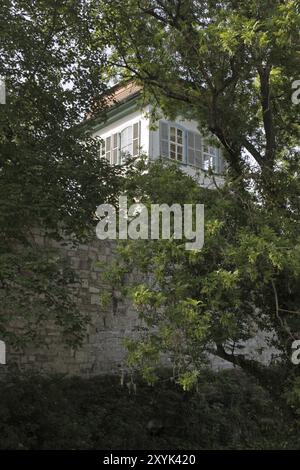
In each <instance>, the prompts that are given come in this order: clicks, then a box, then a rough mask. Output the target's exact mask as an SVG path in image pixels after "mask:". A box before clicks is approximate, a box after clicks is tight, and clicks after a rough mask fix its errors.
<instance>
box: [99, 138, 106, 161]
mask: <svg viewBox="0 0 300 470" xmlns="http://www.w3.org/2000/svg"><path fill="white" fill-rule="evenodd" d="M99 153H100V158H105V140H104V139H101V140H100V150H99Z"/></svg>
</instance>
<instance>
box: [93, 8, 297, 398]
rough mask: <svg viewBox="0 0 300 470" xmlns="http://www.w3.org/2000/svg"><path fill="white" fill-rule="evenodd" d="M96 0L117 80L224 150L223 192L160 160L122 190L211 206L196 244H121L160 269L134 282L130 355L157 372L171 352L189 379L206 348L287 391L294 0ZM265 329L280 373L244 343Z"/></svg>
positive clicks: (293, 217) (293, 331) (293, 246)
mask: <svg viewBox="0 0 300 470" xmlns="http://www.w3.org/2000/svg"><path fill="white" fill-rule="evenodd" d="M121 3H122V8H120V4H121ZM100 5H101V11H102V15H101V18H99V25H98V29H97V33H96V35H95V38H96V39H95V40H96V42H97V41H98V46H99V47H100V45H101V44H103V41H104V42H105V44H107V45H109V47H110V49H109V50H110V53H109V54H108V63H109V64H110V68H109V69H108V75H109V77H112V76H113V77H119V78H120V77H121V78H122V79H124V80H127V79H133V80H136V81H137V82H138V83H140V84H142V85H143V87H144V98H145V99H146V100H148V102H150V104H151V105H152V109H153V115H154V117H155V118H157V116H159V115H160V113H161V112H163V113H164V115H166V116H168V117H170V118H171V119H175V118H176V117H178V116H181V117H184V118H186V119H193V120H196V121H197V122H198V125H199V129H200V130H201V131H202V133H204V134H206V135H208V134H210V135H212V136H213V137H214V138H216V139H217V141H218V143H219V145H221V147H222V149H223V151H224V155H225V158H226V160H227V174H226V179H225V185H224V188H219V189H218V190H217V191H215V192H214V194H211V192H209V191H205V190H201V189H198V190H197V189H196V188H195V185H194V186H193V185H192V183H191V181H190V180H189V179H188V178H187V177H184V176H181V175H180V171H179V170H173V169H172V170H170V169H166V170H164V169H163V168H161V167H160V166H158V167H154V168H153V169H150V170H149V172H148V174H143V173H142V174H140V175H139V176H138V177H136V176H135V175H133V183H132V184H131V188H130V187H128V192H129V193H130V194H134V191H136V192H137V193H138V194H141V195H142V199H141V202H146V203H147V204H150V203H151V202H158V203H169V204H170V203H180V204H183V203H187V202H189V203H191V202H199V203H204V204H205V208H206V215H205V245H204V248H203V250H202V251H201V252H199V253H196V252H194V253H193V252H192V253H189V252H187V251H185V250H184V247H183V245H182V244H180V243H177V242H176V241H171V242H161V243H158V242H156V241H155V242H154V243H153V242H143V241H141V240H139V241H137V242H133V243H131V244H129V246H128V247H124V248H121V250H120V253H121V258H122V259H123V261H120V263H122V262H124V263H125V265H127V266H128V271H130V270H131V269H133V266H134V267H135V268H136V266H138V267H139V269H140V272H141V273H142V274H145V273H146V272H149V273H150V272H151V275H152V274H153V277H152V276H151V279H150V280H148V281H147V280H145V276H144V277H143V279H142V281H141V285H140V286H133V288H132V289H131V290H130V292H129V294H130V295H131V296H132V298H133V300H134V301H135V303H136V306H137V308H138V310H139V312H140V315H141V318H142V319H143V321H144V322H145V323H146V325H147V326H148V332H146V333H145V335H144V338H143V342H142V343H139V342H137V343H136V351H137V353H136V359H137V360H136V364H137V366H138V367H139V368H142V369H143V368H145V370H147V374H149V367H151V361H153V359H154V358H155V357H157V354H154V352H155V351H156V352H157V353H163V354H171V355H172V358H174V360H175V363H176V366H177V369H178V370H177V373H179V374H182V380H183V381H184V384H189V383H192V382H193V377H194V376H196V375H197V372H198V371H199V370H201V367H202V366H203V363H204V357H203V352H204V351H207V350H209V349H211V350H214V351H215V352H216V354H218V355H219V356H220V357H222V358H224V359H226V360H229V361H230V362H233V363H235V364H239V365H240V366H241V367H243V368H244V370H246V371H247V372H249V373H251V374H254V375H255V376H256V377H258V378H259V379H260V381H261V383H263V384H264V385H265V386H267V387H268V388H269V389H271V390H272V391H273V393H275V394H277V396H281V397H282V396H283V395H284V394H285V391H286V388H288V387H289V386H290V384H291V383H292V382H293V381H294V379H295V376H298V375H299V371H298V369H297V367H296V366H293V365H292V364H291V361H290V357H291V345H292V342H293V340H294V339H297V338H298V337H299V321H298V320H299V310H300V308H299V305H300V298H299V281H300V250H299V246H300V244H299V241H300V239H299V213H300V206H299V201H300V199H299V194H300V186H299V170H300V169H299V162H300V159H299V147H298V145H299V137H300V135H299V130H300V127H299V118H298V115H299V107H297V106H294V105H293V104H292V100H291V95H292V81H293V80H295V79H296V78H298V77H297V75H296V73H298V70H299V25H300V23H299V22H300V15H299V2H298V1H297V0H289V1H284V2H283V1H280V0H275V1H273V0H272V1H265V0H263V1H262V0H251V1H247V2H237V1H235V0H224V1H216V0H212V1H195V0H188V1H184V2H183V1H180V0H172V1H157V0H145V1H143V0H142V1H138V2H137V1H134V0H126V1H125V2H124V1H122V2H120V1H119V0H113V1H111V2H109V3H107V2H100ZM95 8H96V9H97V7H95ZM108 25H110V26H113V27H110V28H108ZM100 32H103V34H100ZM175 175H176V176H175ZM211 176H212V175H211ZM224 176H225V175H224ZM135 185H136V186H135ZM185 185H186V191H185ZM191 187H192V188H193V189H192V190H191V191H190V189H191ZM131 190H132V192H130V191H131ZM177 190H178V192H177ZM257 331H261V332H263V333H265V334H266V338H267V342H268V343H269V345H273V346H275V347H276V348H277V350H278V352H279V354H280V355H281V360H282V365H283V370H284V371H285V372H284V373H283V375H280V374H279V375H277V372H276V373H273V371H271V369H268V368H266V367H264V366H263V365H262V364H261V361H260V360H259V359H258V358H254V359H252V360H249V357H246V355H245V351H244V350H243V349H242V348H241V344H242V342H243V341H245V340H247V339H249V338H251V337H254V336H255V333H256V332H257ZM130 346H131V351H130V352H131V356H134V352H133V351H134V347H133V344H132V343H131V345H130ZM149 351H151V354H150V355H149V354H148V352H149ZM143 352H145V354H144V353H143ZM185 386H187V385H185Z"/></svg>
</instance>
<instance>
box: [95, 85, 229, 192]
mask: <svg viewBox="0 0 300 470" xmlns="http://www.w3.org/2000/svg"><path fill="white" fill-rule="evenodd" d="M140 94H141V87H139V86H138V85H136V84H134V83H133V82H130V83H128V84H126V85H122V86H121V85H117V86H116V87H115V88H114V89H113V94H112V95H111V96H112V97H111V98H109V99H108V111H107V112H106V116H105V118H104V117H103V115H102V116H100V117H98V118H93V119H91V122H90V126H89V129H90V130H91V131H92V133H93V135H94V136H97V137H99V138H101V142H102V143H101V145H100V154H101V156H102V157H103V158H106V159H107V160H108V161H109V162H110V163H111V164H122V162H124V160H125V159H126V156H128V155H131V156H133V157H135V156H138V155H139V154H145V155H148V156H149V158H150V159H151V160H155V159H158V158H160V157H161V158H166V159H168V160H170V161H176V162H177V163H178V164H179V165H180V166H181V167H182V169H183V171H185V172H186V173H188V174H190V175H191V176H197V177H198V178H199V183H200V184H201V185H202V186H206V187H210V186H211V187H213V186H214V185H215V184H222V177H221V175H222V172H223V170H224V160H223V156H222V151H221V149H220V148H217V147H216V146H212V145H211V144H210V142H209V139H208V138H205V137H204V136H202V135H201V134H200V132H199V130H198V125H197V122H196V121H191V120H184V119H177V120H176V121H175V122H173V121H168V120H167V119H164V118H162V119H159V120H158V121H157V122H156V123H153V122H150V115H149V113H150V110H151V109H150V105H145V106H144V107H142V108H141V105H140V102H139V95H140ZM209 169H211V170H212V171H213V173H214V178H212V177H208V175H207V173H208V172H207V170H209ZM213 180H214V182H213Z"/></svg>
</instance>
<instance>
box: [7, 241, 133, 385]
mask: <svg viewBox="0 0 300 470" xmlns="http://www.w3.org/2000/svg"><path fill="white" fill-rule="evenodd" d="M38 243H39V244H44V243H45V240H44V239H43V238H42V237H38ZM114 243H115V242H113V241H100V240H98V239H95V240H94V241H92V242H90V243H89V244H86V245H79V246H77V247H74V246H71V245H69V246H68V245H64V246H62V245H59V244H56V247H58V248H59V249H60V250H61V251H62V254H63V255H64V256H65V255H66V256H67V257H68V258H69V260H70V263H71V265H72V267H73V268H74V269H75V271H76V272H77V274H78V275H79V280H80V288H79V309H80V310H81V311H82V312H83V313H85V314H88V315H89V317H90V320H91V321H90V324H89V325H88V326H87V330H86V335H85V338H84V341H83V345H82V347H80V348H79V349H77V350H76V351H74V350H73V349H71V348H70V347H66V346H65V345H64V344H63V341H62V337H61V335H60V334H59V331H58V328H57V326H55V325H54V324H53V325H51V324H48V325H47V326H45V329H44V331H43V332H42V334H43V338H44V340H43V345H42V346H39V347H36V346H28V347H26V349H24V350H22V351H14V350H12V349H11V348H10V346H9V345H7V365H6V366H2V368H3V367H4V368H7V369H8V368H13V367H17V368H18V369H19V370H25V369H34V370H37V371H40V372H57V373H64V374H70V375H83V376H91V375H97V374H106V373H115V374H116V373H119V372H121V370H122V369H124V367H125V359H126V349H125V347H124V339H125V338H126V337H128V336H130V335H132V333H133V331H134V328H135V327H136V326H137V324H138V319H137V315H136V313H135V311H134V309H133V308H132V307H131V305H130V302H129V301H128V300H124V299H121V296H120V293H118V292H115V296H116V298H118V301H116V302H114V305H113V308H112V306H111V305H110V306H107V307H103V306H102V305H101V302H100V296H101V294H102V293H103V292H105V291H106V292H107V290H108V285H107V283H106V282H105V280H104V275H103V274H104V271H105V267H104V266H103V267H102V266H101V265H102V264H103V265H105V264H106V263H108V264H110V263H111V262H112V260H113V258H114V247H115V244H114ZM97 262H100V263H98V264H97Z"/></svg>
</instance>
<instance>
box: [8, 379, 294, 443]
mask: <svg viewBox="0 0 300 470" xmlns="http://www.w3.org/2000/svg"><path fill="white" fill-rule="evenodd" d="M297 447H299V440H298V442H297V435H296V433H295V428H294V424H293V425H292V423H290V422H287V420H286V418H285V416H284V413H283V411H281V410H280V409H279V407H277V406H276V405H275V404H274V403H272V402H271V400H270V398H269V397H268V396H266V394H265V392H264V391H263V390H262V389H261V388H260V387H258V386H257V385H256V384H255V383H253V382H252V381H251V380H250V379H249V378H247V377H245V375H243V374H242V373H241V372H238V371H234V370H231V371H224V372H221V373H218V374H215V373H212V372H206V373H205V374H203V376H202V377H200V381H199V385H198V390H197V391H194V392H183V391H182V390H181V389H179V388H178V387H177V386H176V384H173V383H171V382H170V381H169V380H168V379H165V378H163V377H162V378H161V381H160V382H159V383H158V384H157V385H155V386H154V387H149V386H147V385H145V384H144V383H142V382H140V381H138V382H137V383H136V384H135V385H134V386H133V385H132V384H131V383H130V381H129V382H128V384H127V386H126V380H125V384H124V385H123V386H121V384H120V380H119V378H117V377H96V378H92V379H83V378H78V377H76V378H64V377H61V376H52V377H43V376H40V375H32V374H30V375H28V374H27V375H18V376H9V377H6V378H5V380H4V379H3V380H2V381H1V390H0V448H1V449H107V450H109V449H114V450H115V449H168V448H169V449H183V448H185V449H207V448H210V449H222V448H228V449H240V448H250V449H254V448H258V449H269V448H275V449H276V448H297Z"/></svg>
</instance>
